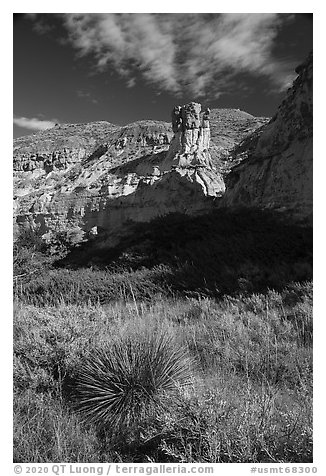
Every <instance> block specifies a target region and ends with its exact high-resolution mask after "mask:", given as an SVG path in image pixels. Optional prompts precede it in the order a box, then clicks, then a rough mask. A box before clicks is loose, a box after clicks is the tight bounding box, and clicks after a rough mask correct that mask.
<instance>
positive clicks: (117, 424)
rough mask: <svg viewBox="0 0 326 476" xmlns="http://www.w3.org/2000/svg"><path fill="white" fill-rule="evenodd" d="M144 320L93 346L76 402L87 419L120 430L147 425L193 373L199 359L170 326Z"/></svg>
mask: <svg viewBox="0 0 326 476" xmlns="http://www.w3.org/2000/svg"><path fill="white" fill-rule="evenodd" d="M138 324H139V328H138V329H137V328H135V327H134V326H133V327H131V328H129V329H128V328H127V329H126V333H125V334H124V335H121V336H120V337H118V338H115V339H114V340H113V341H112V342H111V344H110V345H108V344H107V345H106V346H104V347H103V348H101V349H97V350H95V351H94V352H92V351H91V352H89V353H88V355H87V357H86V358H85V360H84V362H83V363H82V364H81V370H80V372H79V373H78V375H77V382H76V404H77V408H78V410H79V411H80V412H81V413H82V414H83V415H84V418H85V420H86V421H88V422H92V423H95V424H96V426H98V427H100V428H104V429H109V428H111V429H113V430H114V431H116V432H118V431H119V433H120V434H121V433H123V431H124V429H125V428H127V427H128V428H129V429H130V428H132V427H133V425H134V424H135V423H136V422H138V425H141V422H142V421H144V419H146V418H147V417H148V416H150V415H153V411H155V410H156V409H157V408H159V407H161V406H162V405H164V397H165V396H166V395H167V394H171V393H174V392H178V389H180V387H183V386H185V385H187V384H188V383H189V382H190V379H191V375H192V367H193V360H192V359H191V358H190V357H189V355H188V352H187V349H186V348H185V347H182V346H181V345H180V344H178V343H177V341H176V340H175V338H173V335H172V334H171V333H170V332H169V330H168V329H166V328H164V327H162V326H161V327H158V326H157V325H156V326H154V327H153V326H149V327H148V326H147V325H146V322H144V321H143V323H142V324H141V321H139V323H138Z"/></svg>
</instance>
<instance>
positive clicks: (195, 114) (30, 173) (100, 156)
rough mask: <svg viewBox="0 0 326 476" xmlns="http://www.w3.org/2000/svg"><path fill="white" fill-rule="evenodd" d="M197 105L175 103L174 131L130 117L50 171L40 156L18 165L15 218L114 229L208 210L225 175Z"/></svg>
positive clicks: (49, 226)
mask: <svg viewBox="0 0 326 476" xmlns="http://www.w3.org/2000/svg"><path fill="white" fill-rule="evenodd" d="M200 110H201V106H200V104H197V103H190V104H189V105H186V106H183V107H180V112H181V115H178V114H175V111H176V109H175V110H174V114H173V121H172V127H173V130H174V134H173V133H172V132H169V129H168V128H166V127H165V126H160V127H161V130H160V128H159V127H157V125H156V124H155V127H154V128H153V129H152V130H150V129H151V125H149V124H148V121H146V123H141V122H140V123H135V124H134V125H129V126H127V127H126V128H122V129H123V130H121V128H120V130H114V131H112V133H111V141H110V142H108V141H106V142H104V143H102V144H101V143H98V144H97V148H96V149H95V151H93V152H92V153H91V154H90V155H87V154H86V155H82V157H80V159H79V160H77V161H76V162H74V163H66V164H65V166H64V167H56V166H55V167H53V168H52V169H51V170H48V169H47V168H46V167H45V166H44V161H43V163H42V161H41V160H38V161H37V163H38V167H35V168H34V169H32V170H30V169H28V170H26V171H24V172H22V171H21V170H20V169H18V170H17V171H16V185H17V187H16V188H17V192H16V198H15V204H16V216H17V222H18V223H19V224H24V223H25V224H26V223H28V224H30V225H31V226H32V227H40V229H41V231H42V232H43V233H44V234H47V233H48V232H49V231H59V230H67V229H73V228H74V229H76V228H79V229H81V230H83V231H84V232H91V230H94V227H98V228H99V229H102V230H105V231H106V232H107V233H108V234H110V233H115V234H116V235H117V234H119V231H121V230H124V229H126V227H127V226H128V223H129V222H130V221H148V220H150V219H152V218H154V217H156V216H158V215H164V214H167V213H169V212H183V213H189V214H196V213H202V212H204V211H206V210H208V209H210V208H211V207H212V206H213V202H214V199H215V198H216V197H219V196H221V195H222V193H223V192H224V182H223V179H222V177H221V176H220V174H218V173H217V172H216V171H214V170H213V169H212V166H211V157H210V154H209V136H210V132H209V130H210V129H209V111H206V112H205V113H204V115H201V114H200ZM178 111H179V109H178ZM144 130H145V131H146V133H144ZM130 131H132V132H130ZM140 131H142V133H140ZM135 143H136V144H137V146H136V147H135V148H133V147H134V145H135ZM169 143H170V145H169ZM167 148H168V151H167V152H166V149H167ZM38 157H39V156H38Z"/></svg>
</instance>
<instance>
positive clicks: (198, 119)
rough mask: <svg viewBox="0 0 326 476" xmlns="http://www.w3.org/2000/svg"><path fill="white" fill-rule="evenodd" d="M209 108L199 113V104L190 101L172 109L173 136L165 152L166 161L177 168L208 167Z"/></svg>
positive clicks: (209, 160)
mask: <svg viewBox="0 0 326 476" xmlns="http://www.w3.org/2000/svg"><path fill="white" fill-rule="evenodd" d="M209 113H210V109H206V111H204V113H201V104H199V103H196V102H190V103H189V104H186V105H184V106H175V107H174V108H173V110H172V114H171V116H172V130H173V132H174V137H173V139H172V142H171V144H170V148H169V151H168V154H167V161H172V166H174V167H178V168H187V167H201V166H202V167H209V168H211V156H210V153H209V142H210V127H209Z"/></svg>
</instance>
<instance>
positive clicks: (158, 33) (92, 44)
mask: <svg viewBox="0 0 326 476" xmlns="http://www.w3.org/2000/svg"><path fill="white" fill-rule="evenodd" d="M62 18H63V22H64V26H65V28H66V30H67V32H68V41H69V42H70V43H71V44H72V45H73V47H74V48H75V49H76V51H77V53H78V55H79V56H85V55H92V56H93V58H94V68H95V70H98V71H105V70H107V69H112V68H114V69H115V70H116V71H117V72H118V73H119V74H120V75H121V76H122V77H123V78H124V79H125V81H126V84H127V86H128V87H131V86H132V85H133V78H134V77H135V73H136V75H137V74H138V75H139V74H140V75H141V76H142V77H143V78H144V80H145V81H146V82H147V83H150V84H152V85H153V86H155V87H156V89H157V90H158V91H163V90H165V91H170V92H173V93H175V94H181V93H183V94H184V93H191V94H193V95H194V96H203V95H206V94H207V93H208V92H209V93H210V95H214V96H215V97H218V96H219V95H220V94H223V93H225V92H230V90H232V88H233V87H234V86H235V83H234V81H235V80H236V77H237V75H238V74H239V73H240V74H249V75H253V76H265V77H267V78H268V79H269V80H270V83H271V87H274V88H276V89H279V88H283V87H285V85H286V83H287V82H288V79H289V74H290V72H291V68H292V66H293V65H292V64H291V65H289V64H284V62H280V61H279V60H277V59H276V58H275V57H274V56H273V47H274V45H275V41H276V37H277V35H278V31H279V28H280V27H281V26H282V24H283V23H284V22H285V21H290V20H291V16H290V15H287V14H276V13H239V14H234V13H232V14H200V13H198V14H164V13H159V14H150V13H146V14H142V13H138V14H125V13H123V14H84V13H83V14H72V13H71V14H63V16H62Z"/></svg>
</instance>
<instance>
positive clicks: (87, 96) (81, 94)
mask: <svg viewBox="0 0 326 476" xmlns="http://www.w3.org/2000/svg"><path fill="white" fill-rule="evenodd" d="M76 94H77V96H78V97H79V98H82V99H87V100H88V101H90V102H92V103H93V104H97V103H98V100H97V99H96V98H94V97H93V95H92V94H91V93H90V92H89V91H85V90H84V89H77V91H76Z"/></svg>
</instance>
